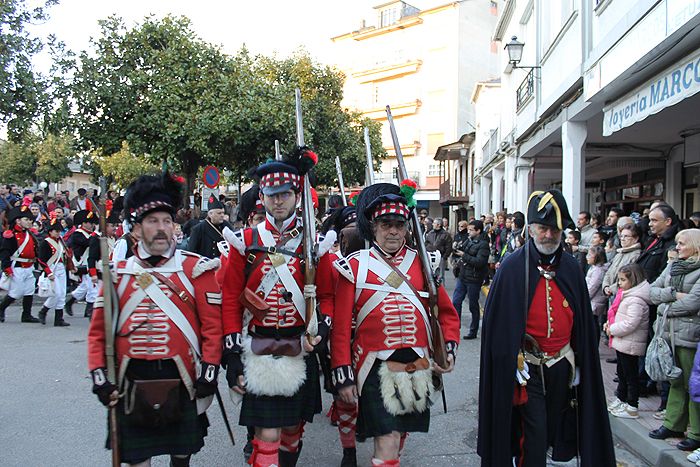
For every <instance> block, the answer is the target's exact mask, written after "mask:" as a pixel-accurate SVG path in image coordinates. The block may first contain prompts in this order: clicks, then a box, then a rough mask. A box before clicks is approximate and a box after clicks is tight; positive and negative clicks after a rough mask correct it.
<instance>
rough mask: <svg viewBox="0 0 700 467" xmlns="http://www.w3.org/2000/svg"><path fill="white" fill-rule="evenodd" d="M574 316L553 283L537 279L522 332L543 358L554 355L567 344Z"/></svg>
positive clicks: (545, 279) (543, 278)
mask: <svg viewBox="0 0 700 467" xmlns="http://www.w3.org/2000/svg"><path fill="white" fill-rule="evenodd" d="M573 326H574V312H573V310H572V309H571V307H570V306H569V302H568V301H567V300H566V298H565V297H564V294H562V293H561V290H560V289H559V286H557V283H556V282H555V281H554V280H553V279H547V278H545V277H540V280H539V282H538V283H537V287H536V288H535V295H534V296H533V297H532V302H531V303H530V309H529V311H528V314H527V325H526V327H525V332H526V333H528V334H529V335H531V336H532V337H534V338H535V340H536V341H537V345H539V347H540V349H541V350H542V351H543V352H544V353H546V354H547V355H555V354H556V353H557V352H559V350H561V349H562V348H563V347H564V346H565V345H566V344H568V343H569V341H570V340H571V330H572V329H573Z"/></svg>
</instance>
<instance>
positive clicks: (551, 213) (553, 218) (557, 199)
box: [527, 190, 576, 230]
mask: <svg viewBox="0 0 700 467" xmlns="http://www.w3.org/2000/svg"><path fill="white" fill-rule="evenodd" d="M527 223H528V224H542V225H546V226H549V227H553V228H555V229H559V230H564V229H573V228H574V227H576V224H575V223H574V221H573V220H572V219H571V216H570V215H569V207H568V206H567V204H566V200H565V199H564V195H562V193H561V191H559V190H547V191H535V192H533V193H532V194H531V195H530V199H528V202H527Z"/></svg>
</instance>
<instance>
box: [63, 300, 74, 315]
mask: <svg viewBox="0 0 700 467" xmlns="http://www.w3.org/2000/svg"><path fill="white" fill-rule="evenodd" d="M74 303H75V298H74V297H73V295H71V296H70V298H69V299H68V300H66V306H65V307H64V308H65V310H66V314H67V315H68V316H73V304H74Z"/></svg>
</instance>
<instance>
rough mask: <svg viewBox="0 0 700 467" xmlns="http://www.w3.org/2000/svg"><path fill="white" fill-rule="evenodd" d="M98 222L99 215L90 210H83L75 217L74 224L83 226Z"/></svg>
mask: <svg viewBox="0 0 700 467" xmlns="http://www.w3.org/2000/svg"><path fill="white" fill-rule="evenodd" d="M98 220H99V219H98V217H97V214H95V213H94V212H92V211H90V210H88V209H82V210H80V211H78V212H76V213H75V215H73V224H75V225H81V224H83V223H85V222H92V223H93V224H96V223H97V222H98Z"/></svg>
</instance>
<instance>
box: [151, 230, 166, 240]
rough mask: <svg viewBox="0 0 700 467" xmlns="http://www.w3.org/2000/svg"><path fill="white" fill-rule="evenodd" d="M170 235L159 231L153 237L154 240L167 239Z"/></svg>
mask: <svg viewBox="0 0 700 467" xmlns="http://www.w3.org/2000/svg"><path fill="white" fill-rule="evenodd" d="M167 239H168V236H167V235H165V232H158V233H157V234H156V235H155V237H153V240H167Z"/></svg>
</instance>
